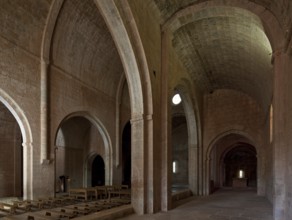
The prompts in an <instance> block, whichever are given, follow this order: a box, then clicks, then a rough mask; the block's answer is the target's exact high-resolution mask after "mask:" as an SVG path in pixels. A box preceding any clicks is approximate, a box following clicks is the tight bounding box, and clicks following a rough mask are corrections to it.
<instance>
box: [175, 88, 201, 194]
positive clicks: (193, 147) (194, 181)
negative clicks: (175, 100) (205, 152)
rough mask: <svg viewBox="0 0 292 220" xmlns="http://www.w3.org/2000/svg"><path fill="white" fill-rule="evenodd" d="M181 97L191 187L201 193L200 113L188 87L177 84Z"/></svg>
mask: <svg viewBox="0 0 292 220" xmlns="http://www.w3.org/2000/svg"><path fill="white" fill-rule="evenodd" d="M175 91H177V92H178V93H179V94H180V95H181V97H182V105H183V108H184V114H185V117H186V122H187V131H188V158H189V160H188V167H189V169H188V178H189V179H188V182H189V189H190V190H191V191H192V193H193V194H194V195H198V194H199V160H198V158H199V153H200V151H199V133H198V132H199V123H198V120H197V115H198V114H199V112H198V110H197V108H196V106H195V104H193V100H192V98H191V96H190V95H189V92H188V90H187V88H185V86H183V85H181V84H180V85H177V86H176V88H175Z"/></svg>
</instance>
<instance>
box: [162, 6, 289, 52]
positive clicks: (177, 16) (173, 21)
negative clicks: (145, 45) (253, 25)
mask: <svg viewBox="0 0 292 220" xmlns="http://www.w3.org/2000/svg"><path fill="white" fill-rule="evenodd" d="M216 6H231V7H238V8H242V9H245V10H248V11H250V12H252V13H254V14H255V15H257V16H258V17H259V18H260V19H261V21H262V23H263V26H264V28H265V32H266V35H267V37H268V39H269V40H270V43H271V46H272V48H273V51H277V50H280V49H282V48H283V47H284V43H285V31H286V30H285V29H284V27H283V24H282V23H281V22H282V21H284V20H285V19H284V18H282V17H281V18H279V17H276V16H275V13H273V12H272V11H270V10H269V9H267V8H266V7H264V6H262V5H260V4H258V3H256V2H252V1H250V0H243V1H242V0H234V1H228V2H227V1H217V0H207V1H204V2H200V3H197V2H195V3H193V4H190V5H188V6H187V7H185V8H181V9H180V10H178V11H176V12H175V13H174V14H173V15H172V16H171V17H170V18H169V19H168V20H166V21H165V23H164V24H163V25H162V30H163V31H165V30H170V31H171V32H172V33H173V32H174V31H175V30H177V29H178V28H180V27H182V26H184V25H186V24H188V23H190V22H192V21H193V19H194V17H193V16H192V14H195V13H196V12H199V11H200V10H203V9H205V8H208V7H216Z"/></svg>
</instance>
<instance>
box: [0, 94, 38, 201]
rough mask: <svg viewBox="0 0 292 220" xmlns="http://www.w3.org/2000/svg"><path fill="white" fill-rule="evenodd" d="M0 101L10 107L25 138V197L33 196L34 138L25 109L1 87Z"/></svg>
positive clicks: (23, 144) (30, 197)
mask: <svg viewBox="0 0 292 220" xmlns="http://www.w3.org/2000/svg"><path fill="white" fill-rule="evenodd" d="M0 101H1V102H2V103H3V104H4V105H5V106H6V107H7V108H8V109H9V111H10V112H11V113H12V115H13V116H14V118H15V119H16V121H17V123H18V125H19V127H20V131H21V135H22V139H23V143H22V146H23V171H24V172H23V183H24V184H23V187H24V188H23V198H24V199H32V198H33V178H32V172H33V171H32V170H33V169H32V168H33V147H32V143H33V138H32V132H31V128H30V125H29V122H28V120H27V117H26V116H25V114H24V112H23V110H22V109H21V108H20V106H19V105H18V104H17V103H16V102H15V101H14V100H13V98H12V97H10V96H9V95H8V94H7V93H6V92H5V91H4V90H2V89H0Z"/></svg>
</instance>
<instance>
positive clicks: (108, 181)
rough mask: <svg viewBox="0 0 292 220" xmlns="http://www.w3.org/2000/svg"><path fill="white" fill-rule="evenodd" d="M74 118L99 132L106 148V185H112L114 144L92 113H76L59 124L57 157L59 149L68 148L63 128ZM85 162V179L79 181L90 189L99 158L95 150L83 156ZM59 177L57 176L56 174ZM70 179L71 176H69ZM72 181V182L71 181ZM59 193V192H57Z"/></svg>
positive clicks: (82, 165) (83, 166)
mask: <svg viewBox="0 0 292 220" xmlns="http://www.w3.org/2000/svg"><path fill="white" fill-rule="evenodd" d="M74 118H80V119H83V120H86V121H88V123H90V124H91V125H92V126H93V127H94V128H96V129H97V131H98V132H99V135H100V137H101V139H102V142H103V146H104V149H103V151H104V157H103V159H104V161H105V184H107V185H110V184H112V179H113V177H112V173H113V167H112V166H113V165H112V161H113V158H112V157H113V155H112V143H111V140H110V136H109V134H108V132H107V130H106V128H105V127H104V125H103V124H102V123H101V121H100V120H99V119H97V118H96V117H94V116H92V115H91V114H90V113H88V112H75V113H72V114H70V115H68V116H67V117H65V118H64V119H63V120H62V121H61V122H60V124H59V127H58V130H57V132H56V135H55V146H56V155H55V157H56V156H57V153H58V152H57V151H58V148H59V147H64V146H66V143H64V138H63V135H64V134H63V133H62V126H63V125H64V124H65V123H66V122H68V121H69V120H71V119H74ZM83 156H84V157H83V161H82V164H81V167H80V168H81V169H83V171H82V172H83V177H81V178H82V180H78V181H81V182H82V185H83V186H84V187H89V186H91V171H92V168H91V166H92V163H93V160H94V158H95V156H97V152H96V151H95V150H93V151H91V150H90V152H86V155H83ZM56 166H58V164H57V162H56ZM64 174H65V175H67V174H66V173H64ZM56 175H57V174H56ZM69 178H70V176H69ZM70 181H71V180H70ZM56 185H58V178H57V177H56ZM57 191H58V190H57Z"/></svg>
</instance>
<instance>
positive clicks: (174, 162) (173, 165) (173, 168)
mask: <svg viewBox="0 0 292 220" xmlns="http://www.w3.org/2000/svg"><path fill="white" fill-rule="evenodd" d="M172 172H173V173H177V161H173V162H172Z"/></svg>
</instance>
